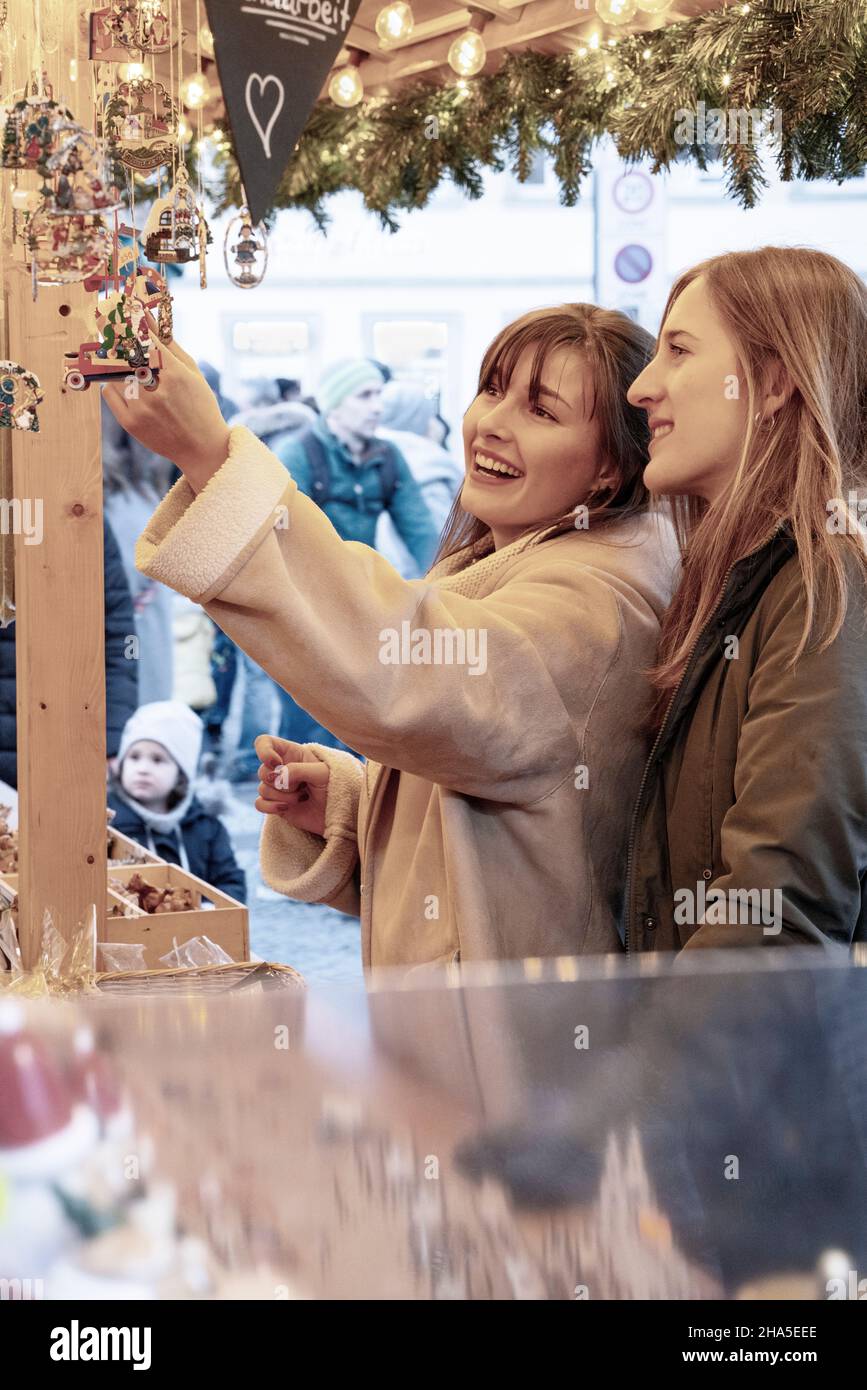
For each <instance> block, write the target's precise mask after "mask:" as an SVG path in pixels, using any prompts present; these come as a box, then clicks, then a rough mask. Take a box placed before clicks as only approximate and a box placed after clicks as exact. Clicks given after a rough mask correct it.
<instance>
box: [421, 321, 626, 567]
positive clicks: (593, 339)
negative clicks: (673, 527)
mask: <svg viewBox="0 0 867 1390" xmlns="http://www.w3.org/2000/svg"><path fill="white" fill-rule="evenodd" d="M561 347H567V348H574V349H575V351H576V352H580V353H581V354H582V355H583V357H584V359H585V361H586V363H587V365H588V367H589V373H590V385H591V390H592V401H591V405H590V412H589V414H590V418H595V417H596V416H598V418H599V426H600V445H601V450H600V461H599V462H600V471H601V469H602V467H603V465H612V464H613V466H614V469H615V471H616V475H617V482H616V484H615V486H614V487H613V488H611V489H603V490H601V491H598V492H594V493H591V495H590V496H589V497H576V498H575V505H576V506H577V505H578V504H580V503H584V504H585V505H586V506H587V508H588V516H587V524H588V526H589V525H590V524H591V523H593V524H596V523H598V522H599V521H607V520H609V519H613V518H615V517H616V518H619V519H624V518H625V517H626V516H629V515H634V514H636V513H638V512H641V511H643V510H645V508H646V507H647V506H648V503H649V494H648V491H647V489H646V487H645V486H644V483H643V482H642V477H641V475H642V473H643V472H644V469H645V467H646V465H647V457H648V456H647V446H648V443H649V441H650V431H649V429H648V426H647V416H646V414H645V412H644V411H643V410H638V409H636V407H635V406H632V405H630V404H629V402H628V401H627V399H626V392H627V390H628V389H629V387H630V385H631V384H632V382H633V381H634V380H635V378H636V377H637V376H638V374H639V372H641V371H643V370H644V368H645V367H646V366H647V363H648V362H649V361H650V358H651V357H652V355H653V339H652V338H651V336H650V334H649V333H647V332H646V331H645V330H644V329H643V328H641V327H640V326H639V325H638V324H637V323H633V321H632V319H630V318H627V317H626V315H625V314H621V313H618V312H617V311H616V310H614V309H600V308H598V307H597V306H596V305H595V304H561V305H560V306H559V307H557V308H551V309H534V310H533V311H532V312H531V313H529V314H524V315H523V317H521V318H519V319H516V320H515V322H514V323H510V324H508V325H507V326H506V327H505V328H503V329H501V330H500V332H499V333H498V334H497V336H496V338H495V339H494V341H493V342H492V343H491V345H490V347H489V348H488V350H487V352H486V353H485V355H484V357H483V358H482V365H481V367H480V369H479V384H478V391H477V394H480V393H481V392H482V391H484V390H485V389H486V388H487V387H488V386H489V385H490V384H491V382H494V381H495V382H497V383H498V384H499V386H500V387H501V388H503V389H505V388H506V387H508V384H509V381H510V380H511V376H512V373H513V372H514V370H515V367H516V365H517V362H518V359H519V358H520V356H521V354H522V353H523V352H524V351H525V349H527V348H533V349H534V353H533V361H532V367H531V371H530V399H531V402H532V404H533V405H534V406H535V405H537V404H538V402H539V387H540V385H541V382H542V373H543V371H544V368H545V362H546V360H547V358H548V354H549V353H551V352H553V351H554V350H555V349H556V348H561ZM462 492H463V489H461V491H460V492H459V493H458V495H457V497H456V498H455V500H454V503H453V504H452V509H451V511H450V513H449V515H448V517H447V519H446V523H445V526H444V528H443V534H442V537H441V539H440V545H439V550H438V552H437V556H436V560H435V561H434V563H435V564H436V563H437V562H438V561H440V560H443V559H445V557H446V556H447V555H454V554H455V553H456V552H458V551H461V550H465V549H469V547H471V546H473V545H475V544H476V543H477V542H478V541H480V540H482V539H483V538H484V537H485V536H487V535H488V534H489V531H490V528H489V527H488V525H487V524H486V523H485V522H484V521H480V520H479V519H478V517H475V516H473V515H472V514H471V513H470V512H466V511H464V508H463V506H462V504H461V495H462ZM574 525H575V513H574V510H573V511H570V512H568V513H566V514H565V515H562V516H552V517H548V518H544V519H542V520H539V521H536V522H534V523H533V525H532V526H530V527H528V528H527V529H528V531H529V532H532V531H541V530H547V529H549V528H550V527H560V526H563V527H567V526H568V527H570V528H571V527H573V526H574Z"/></svg>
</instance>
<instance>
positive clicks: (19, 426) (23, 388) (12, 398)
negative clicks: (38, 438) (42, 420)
mask: <svg viewBox="0 0 867 1390" xmlns="http://www.w3.org/2000/svg"><path fill="white" fill-rule="evenodd" d="M44 394H45V393H44V392H43V390H42V387H41V386H40V384H39V378H38V376H36V374H35V372H28V371H27V370H26V368H25V367H19V365H18V363H17V362H0V428H2V429H9V430H34V431H38V429H39V418H38V416H37V414H36V407H37V406H38V405H40V404H41V403H42V399H43V396H44Z"/></svg>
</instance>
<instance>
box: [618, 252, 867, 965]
mask: <svg viewBox="0 0 867 1390" xmlns="http://www.w3.org/2000/svg"><path fill="white" fill-rule="evenodd" d="M629 400H630V401H631V402H632V404H633V405H638V406H640V407H642V408H643V409H645V410H646V411H647V413H648V417H649V424H650V428H651V435H652V442H651V445H650V463H649V465H648V467H647V469H646V470H645V475H644V478H645V482H646V483H647V485H648V486H649V487H650V489H651V490H652V491H653V492H655V493H662V494H667V495H669V496H672V497H675V498H676V499H677V501H676V504H675V505H676V508H677V513H678V516H677V522H678V527H679V532H680V535H681V539H682V543H683V546H684V552H683V559H684V564H683V577H682V582H681V585H680V587H679V589H678V592H677V594H676V596H675V599H674V601H673V603H672V606H671V608H670V609H669V611H668V613H667V615H666V617H665V618H664V620H663V626H662V633H661V644H660V650H659V656H658V663H657V665H656V667H655V669H654V671H653V672H652V673H651V679H652V682H653V684H654V686H655V689H656V696H657V698H656V706H655V712H654V715H653V717H652V721H651V722H652V726H653V734H654V743H653V746H652V751H651V754H650V757H649V759H648V762H647V765H646V768H645V772H644V776H643V779H642V782H641V787H640V791H639V794H638V799H637V803H636V805H635V808H634V812H633V818H632V825H631V831H630V837H629V851H628V868H627V889H626V909H625V921H624V924H623V932H622V935H623V941H624V944H625V946H626V949H627V950H628V951H646V950H660V949H663V950H679V949H680V948H681V947H685V946H689V947H696V946H729V945H736V946H742V945H748V944H762V945H774V946H776V945H784V944H799V943H814V944H819V945H823V946H826V947H829V948H833V947H834V946H836V947H838V948H839V947H846V946H848V945H849V944H850V943H852V942H853V941H859V940H863V939H864V938H865V935H867V912H865V885H867V623H865V613H867V597H865V595H867V585H865V574H867V526H865V524H864V518H865V508H867V490H865V484H867V478H865V474H867V287H865V285H864V284H863V282H862V281H861V280H860V279H859V278H858V276H857V275H856V274H855V273H854V272H853V271H852V270H850V269H849V268H848V267H847V266H845V265H843V264H842V263H841V262H840V261H838V260H835V259H834V258H833V257H832V256H828V255H825V254H823V253H821V252H818V251H812V250H807V249H791V248H787V249H784V248H779V247H766V248H764V249H762V250H757V251H748V252H736V253H733V254H730V255H725V256H718V257H715V258H714V259H712V260H709V261H705V262H704V263H703V264H701V265H698V266H695V267H694V268H693V269H692V270H689V271H687V272H686V273H685V274H684V275H682V276H681V277H680V279H679V280H678V281H677V283H676V284H675V285H674V287H673V289H672V292H671V295H670V297H669V301H668V304H667V306H666V309H665V313H664V316H663V323H662V328H661V332H660V336H659V340H658V344H657V351H656V355H655V356H654V358H653V360H652V361H651V362H650V364H649V365H648V366H647V367H646V368H645V370H644V371H642V373H641V375H640V376H639V377H638V378H637V379H636V381H635V382H634V383H633V385H632V387H631V389H630V391H629ZM862 496H863V497H864V498H865V501H864V503H863V504H860V498H861V497H862Z"/></svg>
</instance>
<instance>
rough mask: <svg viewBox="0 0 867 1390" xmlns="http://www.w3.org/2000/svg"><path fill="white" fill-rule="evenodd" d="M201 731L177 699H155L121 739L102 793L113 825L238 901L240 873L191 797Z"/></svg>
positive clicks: (212, 820) (243, 891)
mask: <svg viewBox="0 0 867 1390" xmlns="http://www.w3.org/2000/svg"><path fill="white" fill-rule="evenodd" d="M202 734H203V725H202V721H201V719H200V718H199V716H198V715H197V714H196V713H195V712H194V711H193V710H191V709H190V708H189V706H188V705H185V704H183V703H182V702H181V701H180V700H156V701H154V702H153V703H152V704H149V705H142V706H141V708H140V709H138V710H136V712H135V714H134V715H133V716H132V718H131V719H129V720H128V721H127V723H126V726H125V728H124V731H123V735H122V737H121V741H120V752H119V754H118V771H117V777H116V779H115V781H114V782H113V784H112V786H111V790H110V792H109V798H108V804H109V806H110V807H111V809H112V810H113V811H115V813H116V814H115V817H114V820H113V821H112V826H113V827H114V828H115V829H116V830H119V831H121V833H122V834H124V835H129V836H130V838H131V839H133V840H136V841H137V842H138V843H139V844H140V845H143V846H144V847H145V848H146V849H149V850H150V851H151V853H152V854H156V855H159V857H160V858H161V859H165V860H167V861H168V862H169V863H170V864H180V866H181V868H184V869H186V870H187V871H188V873H191V874H195V875H196V877H197V878H202V879H204V880H205V882H206V883H210V884H211V886H212V887H213V888H219V889H221V891H222V892H224V893H228V895H229V897H230V898H236V899H237V900H238V902H242V903H245V902H246V901H247V884H246V879H245V876H244V870H243V869H242V868H241V866H240V865H239V864H238V861H237V860H236V858H235V854H234V851H233V849H232V844H231V841H230V839H229V834H228V831H227V830H226V827H225V826H224V825H223V823H222V821H221V820H219V819H218V818H217V817H216V816H213V815H211V814H210V813H209V812H207V811H206V810H205V808H204V807H203V806H202V804H201V802H200V801H199V800H198V798H197V797H196V796H195V794H194V792H193V781H194V779H195V776H196V770H197V768H198V765H199V754H200V752H201V748H202Z"/></svg>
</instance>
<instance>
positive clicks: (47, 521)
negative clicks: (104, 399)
mask: <svg viewBox="0 0 867 1390" xmlns="http://www.w3.org/2000/svg"><path fill="white" fill-rule="evenodd" d="M4 263H5V279H6V309H7V323H8V342H9V353H10V356H11V357H12V358H13V359H14V360H15V361H17V362H19V363H20V364H21V365H22V366H23V367H25V368H27V369H28V370H29V371H34V372H35V373H36V375H37V376H38V377H39V380H40V382H41V384H42V389H43V391H44V393H45V398H44V401H43V403H42V405H41V406H40V407H39V411H38V413H39V431H38V432H25V431H19V430H14V431H12V432H11V433H12V462H13V477H14V488H15V501H16V502H17V503H18V504H19V505H20V508H21V510H20V515H21V516H22V517H26V516H27V506H28V505H29V507H30V509H31V510H30V517H31V521H32V522H35V523H37V524H36V525H33V526H32V530H33V534H34V538H36V537H38V538H39V539H38V541H37V543H29V540H30V538H28V537H27V536H26V535H22V534H19V535H16V537H15V605H16V621H15V634H16V643H15V646H16V663H17V690H18V790H19V797H20V801H19V832H18V834H19V851H18V864H19V870H18V872H19V878H18V885H19V914H18V925H19V936H20V941H21V949H22V954H23V958H24V964H25V967H28V966H32V965H33V964H34V963H35V961H36V960H37V959H38V956H39V950H40V945H41V939H42V919H43V913H44V911H45V909H46V908H48V909H49V910H50V912H51V916H52V920H53V922H54V925H55V926H56V927H57V928H58V930H59V931H60V932H61V934H62V935H63V936H64V937H65V938H66V939H67V940H68V939H70V937H71V936H72V934H73V933H74V932H75V931H76V930H77V928H79V927H80V926H82V925H83V924H84V923H85V922H86V921H87V920H89V915H90V909H91V907H92V906H93V905H95V906H96V910H97V930H98V932H101V928H102V924H103V920H104V917H105V897H106V830H105V798H106V785H105V782H106V750H105V656H104V643H105V625H104V586H103V540H102V463H101V446H100V418H99V388H98V387H97V386H91V387H90V389H89V390H87V391H84V392H73V391H64V390H63V388H62V381H63V364H64V359H63V354H64V352H65V351H67V350H68V351H72V350H74V349H77V347H78V344H79V342H81V341H84V340H85V339H87V338H89V337H91V336H92V324H90V323H89V321H88V317H87V311H88V309H89V308H90V306H91V305H92V302H93V296H92V295H88V294H86V293H85V290H84V288H83V286H82V285H69V286H65V287H52V288H45V289H41V290H40V291H39V298H38V300H37V301H36V303H34V302H33V299H32V294H31V288H30V277H29V275H28V274H27V272H26V270H25V268H24V267H23V266H22V265H21V264H14V265H10V261H9V257H8V256H4ZM6 511H7V514H10V513H11V514H12V515H16V514H19V513H17V509H16V510H14V511H13V509H11V508H9V507H8V506H7V508H6ZM40 531H41V536H40Z"/></svg>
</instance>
